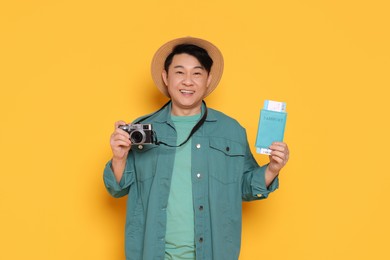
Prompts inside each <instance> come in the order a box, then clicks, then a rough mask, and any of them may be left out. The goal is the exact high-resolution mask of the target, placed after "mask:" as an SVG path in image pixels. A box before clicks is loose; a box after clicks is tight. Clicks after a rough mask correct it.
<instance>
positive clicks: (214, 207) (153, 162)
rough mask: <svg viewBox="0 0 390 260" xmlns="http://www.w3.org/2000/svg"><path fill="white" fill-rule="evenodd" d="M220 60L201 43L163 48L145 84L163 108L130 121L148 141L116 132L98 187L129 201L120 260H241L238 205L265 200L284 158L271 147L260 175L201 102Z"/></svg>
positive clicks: (238, 139)
mask: <svg viewBox="0 0 390 260" xmlns="http://www.w3.org/2000/svg"><path fill="white" fill-rule="evenodd" d="M222 72H223V57H222V54H221V52H220V51H219V49H218V48H217V47H215V46H214V45H213V44H211V43H210V42H208V41H205V40H203V39H198V38H192V37H186V38H179V39H175V40H172V41H170V42H168V43H166V44H164V45H163V46H162V47H160V49H159V50H158V51H157V52H156V54H155V55H154V57H153V60H152V77H153V80H154V82H155V84H156V86H157V87H158V89H159V90H160V91H161V92H162V93H163V94H164V95H166V96H167V97H169V98H170V101H169V102H168V103H167V104H166V105H165V106H163V107H162V108H161V109H160V110H158V111H156V112H155V113H153V114H151V115H147V116H144V117H141V118H139V119H137V120H135V122H137V123H142V124H148V125H149V124H150V125H152V126H153V129H154V135H153V137H154V140H153V142H150V143H144V144H137V145H134V143H132V142H131V140H130V135H129V133H128V132H126V131H124V130H122V129H120V128H119V126H121V125H125V124H126V123H125V122H124V121H118V122H116V123H115V129H114V132H113V134H112V135H111V138H110V144H111V149H112V153H113V156H112V159H111V160H110V161H109V162H108V163H107V165H106V167H105V170H104V182H105V186H106V188H107V190H108V191H109V193H110V194H111V195H112V196H114V197H122V196H125V195H128V201H127V219H126V232H125V239H126V243H125V247H126V259H145V260H149V259H150V260H152V259H153V260H154V259H207V260H210V259H216V260H218V259H224V260H229V259H234V260H236V259H238V256H239V251H240V243H241V216H242V213H241V203H242V200H244V201H252V200H259V199H264V198H267V197H268V194H269V193H270V192H272V191H274V190H275V189H277V187H278V175H279V172H280V170H281V169H282V168H283V167H284V166H285V164H286V163H287V161H288V157H289V150H288V147H287V145H286V144H285V143H274V144H272V145H271V146H270V149H271V150H272V152H271V155H270V157H269V158H270V162H269V163H268V164H267V165H264V166H259V165H258V164H257V162H256V161H255V159H254V158H253V156H252V154H251V151H250V148H249V145H248V142H247V137H246V132H245V129H244V128H243V127H241V126H240V125H239V123H238V122H237V121H236V120H234V119H232V118H230V117H228V116H226V115H225V114H223V113H221V112H218V111H216V110H214V109H211V108H208V107H207V106H206V103H205V102H204V101H203V99H204V98H205V97H206V96H208V95H209V94H210V93H211V92H212V91H213V90H214V89H215V88H216V86H217V85H218V83H219V81H220V79H221V77H222Z"/></svg>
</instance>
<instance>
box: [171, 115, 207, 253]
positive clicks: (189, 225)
mask: <svg viewBox="0 0 390 260" xmlns="http://www.w3.org/2000/svg"><path fill="white" fill-rule="evenodd" d="M199 118H200V114H198V115H194V116H173V115H172V121H173V123H174V125H175V129H176V133H177V142H176V144H177V145H180V144H181V143H182V142H184V140H186V139H187V137H188V136H189V134H190V132H191V130H192V128H193V127H194V126H195V124H196V122H197V121H198V120H199ZM191 145H192V141H191V139H189V140H188V142H186V143H185V144H184V145H182V146H180V147H178V148H176V154H175V162H174V165H173V172H172V180H171V188H170V191H169V198H168V206H167V231H166V236H165V259H166V260H171V259H173V260H182V259H190V260H191V259H192V260H193V259H195V240H194V237H195V235H194V207H193V205H194V204H193V201H192V180H191Z"/></svg>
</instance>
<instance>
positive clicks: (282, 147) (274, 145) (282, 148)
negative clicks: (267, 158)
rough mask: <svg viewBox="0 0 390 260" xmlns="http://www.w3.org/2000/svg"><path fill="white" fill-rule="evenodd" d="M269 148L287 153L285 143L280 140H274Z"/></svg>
mask: <svg viewBox="0 0 390 260" xmlns="http://www.w3.org/2000/svg"><path fill="white" fill-rule="evenodd" d="M269 149H271V150H273V151H280V152H284V153H286V154H288V153H289V150H288V146H287V144H286V143H282V142H274V143H272V145H271V146H270V147H269Z"/></svg>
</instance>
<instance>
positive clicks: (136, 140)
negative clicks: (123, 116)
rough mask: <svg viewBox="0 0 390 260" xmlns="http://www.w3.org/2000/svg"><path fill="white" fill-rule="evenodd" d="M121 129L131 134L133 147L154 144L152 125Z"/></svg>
mask: <svg viewBox="0 0 390 260" xmlns="http://www.w3.org/2000/svg"><path fill="white" fill-rule="evenodd" d="M119 128H120V129H122V130H124V131H126V132H127V133H129V135H130V141H131V144H132V145H139V144H152V143H153V130H152V125H151V124H127V125H120V126H119Z"/></svg>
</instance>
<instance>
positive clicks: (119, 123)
mask: <svg viewBox="0 0 390 260" xmlns="http://www.w3.org/2000/svg"><path fill="white" fill-rule="evenodd" d="M125 124H126V122H125V121H122V120H119V121H117V122H115V129H117V128H118V126H120V125H125Z"/></svg>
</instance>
